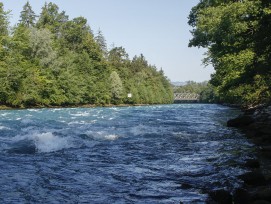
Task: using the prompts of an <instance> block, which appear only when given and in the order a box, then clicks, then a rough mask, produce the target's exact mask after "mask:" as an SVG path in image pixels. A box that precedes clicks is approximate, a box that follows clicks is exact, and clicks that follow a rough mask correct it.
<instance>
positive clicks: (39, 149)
mask: <svg viewBox="0 0 271 204" xmlns="http://www.w3.org/2000/svg"><path fill="white" fill-rule="evenodd" d="M12 140H13V141H12V144H11V145H10V148H9V149H8V150H7V151H8V152H9V153H19V154H34V153H48V152H56V151H59V150H62V149H67V148H71V147H73V143H72V141H71V140H70V138H68V137H60V136H56V135H54V134H53V133H51V132H46V133H34V134H31V135H26V136H15V137H14V138H12Z"/></svg>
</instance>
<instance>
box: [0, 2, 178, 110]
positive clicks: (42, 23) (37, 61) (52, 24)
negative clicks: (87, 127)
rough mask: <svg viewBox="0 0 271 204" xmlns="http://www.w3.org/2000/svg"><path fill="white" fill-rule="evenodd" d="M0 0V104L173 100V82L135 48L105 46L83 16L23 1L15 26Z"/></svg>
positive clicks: (102, 38)
mask: <svg viewBox="0 0 271 204" xmlns="http://www.w3.org/2000/svg"><path fill="white" fill-rule="evenodd" d="M9 17H10V15H9V11H5V9H4V5H3V3H1V2H0V59H1V60H0V84H1V86H0V105H2V106H8V107H16V108H25V107H51V106H74V105H84V104H94V105H110V104H164V103H172V100H173V90H172V86H171V84H170V82H169V80H168V79H167V77H166V76H165V75H164V72H163V70H162V69H160V70H157V68H156V67H155V66H154V65H150V64H149V63H148V61H147V60H146V59H145V57H144V56H143V55H142V54H140V55H138V56H134V57H133V58H132V59H130V58H129V56H128V54H127V52H126V51H125V48H123V47H113V48H112V49H108V48H107V44H106V40H105V38H104V36H103V34H102V31H100V30H99V31H98V32H97V33H96V34H94V32H93V31H92V30H91V27H90V26H89V25H88V23H87V20H86V19H85V18H84V17H77V18H74V19H69V16H68V15H67V14H66V13H65V11H60V9H59V7H58V6H57V5H56V4H54V3H45V5H44V6H43V7H42V11H41V13H40V15H39V16H38V15H36V14H35V13H34V11H33V10H32V7H31V5H30V4H29V2H27V3H26V4H25V5H24V7H23V8H22V11H21V13H20V20H19V22H18V23H17V24H16V26H14V27H12V28H11V26H10V23H9Z"/></svg>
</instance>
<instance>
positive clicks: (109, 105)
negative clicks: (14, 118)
mask: <svg viewBox="0 0 271 204" xmlns="http://www.w3.org/2000/svg"><path fill="white" fill-rule="evenodd" d="M150 105H162V104H117V105H116V104H101V105H95V104H79V105H63V106H28V107H12V106H5V105H0V110H20V109H22V110H23V109H41V108H97V107H109V108H110V107H129V106H150Z"/></svg>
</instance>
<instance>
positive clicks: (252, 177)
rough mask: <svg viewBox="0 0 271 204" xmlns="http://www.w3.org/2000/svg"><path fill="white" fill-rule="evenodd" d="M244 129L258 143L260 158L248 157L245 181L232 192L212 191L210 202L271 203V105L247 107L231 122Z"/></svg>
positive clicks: (228, 124) (237, 203)
mask: <svg viewBox="0 0 271 204" xmlns="http://www.w3.org/2000/svg"><path fill="white" fill-rule="evenodd" d="M227 126H228V127H236V128H239V129H241V131H243V132H244V133H245V135H246V136H247V137H248V138H249V139H250V140H251V141H252V142H253V143H254V144H255V145H256V148H257V150H256V152H257V159H251V160H247V161H246V162H245V163H244V164H242V165H244V167H246V168H248V170H249V171H248V172H247V173H245V174H243V175H241V176H239V178H240V179H241V180H243V182H244V184H243V186H242V187H241V188H239V189H236V190H235V192H234V193H233V194H232V193H230V192H227V191H224V190H218V191H214V192H210V193H209V200H208V201H207V203H219V204H231V203H234V204H271V106H265V107H264V106H263V107H257V108H254V109H249V110H245V111H244V113H243V114H242V115H240V116H238V117H237V118H235V119H232V120H229V121H228V122H227Z"/></svg>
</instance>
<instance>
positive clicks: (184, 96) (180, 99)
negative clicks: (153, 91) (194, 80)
mask: <svg viewBox="0 0 271 204" xmlns="http://www.w3.org/2000/svg"><path fill="white" fill-rule="evenodd" d="M199 99H200V95H199V94H196V93H174V103H184V102H198V101H199Z"/></svg>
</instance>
